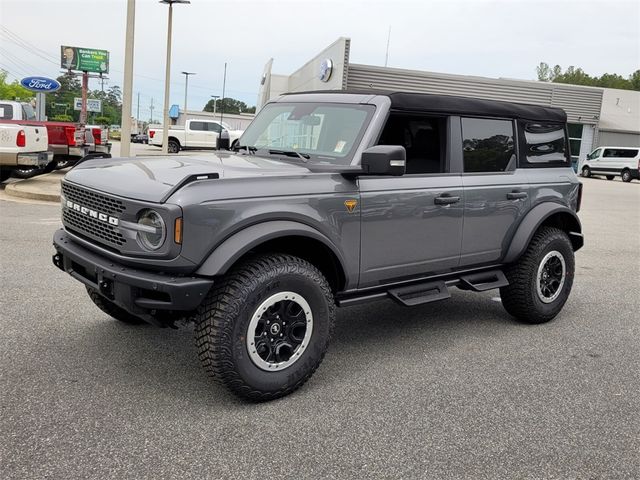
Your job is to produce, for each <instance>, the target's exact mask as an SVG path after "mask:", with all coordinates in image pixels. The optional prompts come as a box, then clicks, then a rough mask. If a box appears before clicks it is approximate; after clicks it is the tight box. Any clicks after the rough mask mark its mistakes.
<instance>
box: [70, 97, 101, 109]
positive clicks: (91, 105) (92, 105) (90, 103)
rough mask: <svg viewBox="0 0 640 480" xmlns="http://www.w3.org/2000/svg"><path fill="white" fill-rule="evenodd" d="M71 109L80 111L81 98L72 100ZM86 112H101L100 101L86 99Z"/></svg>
mask: <svg viewBox="0 0 640 480" xmlns="http://www.w3.org/2000/svg"><path fill="white" fill-rule="evenodd" d="M73 109H74V110H78V111H81V110H82V98H77V97H76V98H74V99H73ZM87 112H98V113H99V112H102V100H98V99H97V98H87Z"/></svg>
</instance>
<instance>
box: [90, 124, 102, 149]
mask: <svg viewBox="0 0 640 480" xmlns="http://www.w3.org/2000/svg"><path fill="white" fill-rule="evenodd" d="M91 131H92V132H93V141H94V142H95V144H96V145H102V131H101V129H99V128H92V129H91Z"/></svg>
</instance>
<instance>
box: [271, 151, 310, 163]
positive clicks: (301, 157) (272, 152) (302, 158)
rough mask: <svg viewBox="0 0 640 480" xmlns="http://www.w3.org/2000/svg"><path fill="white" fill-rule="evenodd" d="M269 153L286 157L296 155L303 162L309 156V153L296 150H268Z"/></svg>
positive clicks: (305, 161)
mask: <svg viewBox="0 0 640 480" xmlns="http://www.w3.org/2000/svg"><path fill="white" fill-rule="evenodd" d="M269 154H270V155H286V156H287V157H298V158H299V159H301V160H302V161H303V162H304V163H307V161H308V160H309V159H310V158H311V156H310V155H308V154H306V153H300V152H296V151H295V150H269Z"/></svg>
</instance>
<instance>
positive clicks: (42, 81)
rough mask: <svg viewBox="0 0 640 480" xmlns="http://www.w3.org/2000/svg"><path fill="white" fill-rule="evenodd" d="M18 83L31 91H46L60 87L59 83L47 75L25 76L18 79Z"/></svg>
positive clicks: (53, 90) (52, 90)
mask: <svg viewBox="0 0 640 480" xmlns="http://www.w3.org/2000/svg"><path fill="white" fill-rule="evenodd" d="M20 85H22V86H23V87H24V88H26V89H27V90H31V91H32V92H44V93H46V92H55V91H56V90H59V89H60V84H59V83H58V82H57V81H56V80H54V79H53V78H47V77H25V78H23V79H22V80H20Z"/></svg>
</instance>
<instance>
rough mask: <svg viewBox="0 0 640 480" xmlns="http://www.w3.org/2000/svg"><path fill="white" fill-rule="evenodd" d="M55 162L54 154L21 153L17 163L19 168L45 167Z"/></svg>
mask: <svg viewBox="0 0 640 480" xmlns="http://www.w3.org/2000/svg"><path fill="white" fill-rule="evenodd" d="M52 160H53V152H37V153H19V154H18V158H17V162H18V165H19V166H25V167H44V166H46V165H48V164H49V163H50V162H51V161H52Z"/></svg>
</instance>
